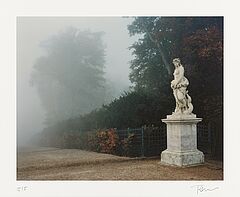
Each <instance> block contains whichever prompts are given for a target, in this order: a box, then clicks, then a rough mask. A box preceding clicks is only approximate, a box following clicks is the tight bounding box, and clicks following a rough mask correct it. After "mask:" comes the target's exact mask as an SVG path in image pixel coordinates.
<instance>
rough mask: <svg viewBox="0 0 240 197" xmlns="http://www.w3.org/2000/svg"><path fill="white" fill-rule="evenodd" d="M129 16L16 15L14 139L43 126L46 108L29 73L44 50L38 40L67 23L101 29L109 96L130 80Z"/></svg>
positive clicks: (22, 141)
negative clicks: (109, 89)
mask: <svg viewBox="0 0 240 197" xmlns="http://www.w3.org/2000/svg"><path fill="white" fill-rule="evenodd" d="M132 21H133V18H122V17H18V18H17V139H18V145H24V144H26V143H27V142H28V141H29V139H30V137H31V136H32V135H33V134H35V133H37V132H40V131H41V130H42V129H43V128H44V121H45V118H46V111H45V109H44V108H43V106H42V104H41V101H40V99H39V95H38V92H37V90H36V88H35V87H32V86H31V85H30V76H31V73H32V70H33V65H34V64H35V62H36V60H37V59H38V58H39V57H41V56H42V55H44V54H45V51H44V49H42V48H41V47H40V46H39V44H40V43H41V42H42V41H44V40H46V39H48V38H49V37H50V36H52V35H56V34H58V32H59V31H63V30H64V29H66V28H67V27H69V26H72V27H75V28H78V29H80V30H83V31H84V30H90V31H91V32H99V31H103V32H105V34H104V36H103V42H104V45H106V49H105V55H106V56H105V61H106V62H105V69H104V71H105V78H106V80H107V81H111V86H112V88H113V90H114V91H112V97H113V98H114V97H118V96H119V95H120V94H121V93H122V92H123V91H124V90H128V87H129V85H130V81H129V79H128V75H129V61H130V60H131V59H132V55H131V51H130V50H129V49H128V47H129V46H130V45H131V44H132V43H133V42H134V41H135V40H136V39H137V38H135V37H130V36H129V35H128V30H127V25H128V24H130V23H131V22H132Z"/></svg>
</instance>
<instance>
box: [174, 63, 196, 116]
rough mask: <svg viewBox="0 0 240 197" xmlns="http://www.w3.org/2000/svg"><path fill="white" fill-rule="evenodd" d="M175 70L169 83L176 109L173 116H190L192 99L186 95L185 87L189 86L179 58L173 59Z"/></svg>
mask: <svg viewBox="0 0 240 197" xmlns="http://www.w3.org/2000/svg"><path fill="white" fill-rule="evenodd" d="M173 64H174V66H175V70H174V73H173V76H174V80H172V82H171V88H172V89H173V95H174V97H175V100H176V108H175V111H174V112H173V114H179V115H181V114H187V115H191V114H192V111H193V105H192V103H191V102H192V99H191V97H190V96H189V95H188V91H187V86H188V85H189V81H188V79H187V78H186V77H185V76H184V67H183V66H182V64H181V61H180V59H179V58H175V59H173Z"/></svg>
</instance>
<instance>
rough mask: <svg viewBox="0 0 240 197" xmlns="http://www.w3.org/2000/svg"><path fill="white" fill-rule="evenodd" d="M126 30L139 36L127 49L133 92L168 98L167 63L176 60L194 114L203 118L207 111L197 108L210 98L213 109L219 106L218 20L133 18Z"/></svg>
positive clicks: (220, 25) (220, 32)
mask: <svg viewBox="0 0 240 197" xmlns="http://www.w3.org/2000/svg"><path fill="white" fill-rule="evenodd" d="M128 30H129V33H130V35H132V36H133V35H136V34H141V36H142V37H141V39H139V40H138V41H137V42H136V43H134V44H133V45H132V46H131V47H130V49H132V50H133V55H135V59H134V60H133V61H132V62H131V73H130V80H131V81H132V82H133V83H134V84H135V89H146V90H147V91H148V92H149V93H150V94H152V93H153V92H156V91H157V92H158V93H159V97H162V96H163V95H165V96H166V97H172V92H171V89H170V88H169V84H170V81H171V80H172V78H173V77H172V71H173V66H171V61H172V59H173V58H175V57H179V58H180V59H181V60H182V63H183V65H184V67H185V72H186V73H185V75H186V77H187V78H188V79H189V81H190V86H189V92H190V95H191V97H192V98H193V103H194V107H195V110H194V111H195V113H198V114H199V115H201V116H203V117H206V113H208V112H207V111H203V109H202V108H201V107H200V106H202V105H203V103H204V102H205V103H206V102H207V103H208V102H210V101H211V100H213V98H214V97H217V98H219V100H218V104H217V106H219V103H222V97H219V96H222V93H223V18H222V17H136V18H135V20H134V22H133V23H132V24H131V25H129V26H128ZM172 105H174V104H173V103H172ZM221 108H222V106H221Z"/></svg>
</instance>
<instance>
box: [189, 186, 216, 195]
mask: <svg viewBox="0 0 240 197" xmlns="http://www.w3.org/2000/svg"><path fill="white" fill-rule="evenodd" d="M191 188H194V189H196V192H197V194H199V193H203V192H211V191H214V190H216V189H219V187H212V188H207V187H205V186H204V185H193V186H191Z"/></svg>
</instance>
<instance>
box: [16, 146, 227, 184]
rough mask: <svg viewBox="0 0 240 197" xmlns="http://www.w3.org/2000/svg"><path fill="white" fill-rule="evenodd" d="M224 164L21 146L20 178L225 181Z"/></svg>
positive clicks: (19, 155) (18, 164) (18, 178)
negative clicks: (182, 164) (166, 162)
mask: <svg viewBox="0 0 240 197" xmlns="http://www.w3.org/2000/svg"><path fill="white" fill-rule="evenodd" d="M222 179H223V169H222V164H221V163H219V162H215V161H210V160H208V161H206V162H205V164H203V165H201V166H195V167H187V168H179V167H171V166H165V165H162V164H160V159H159V158H155V159H133V158H127V157H118V156H114V155H109V154H100V153H95V152H88V151H82V150H76V149H54V148H41V149H39V148H38V149H21V150H19V152H18V157H17V180H222Z"/></svg>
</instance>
